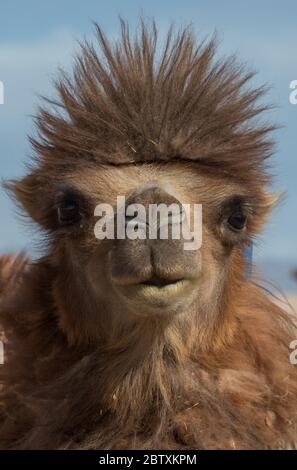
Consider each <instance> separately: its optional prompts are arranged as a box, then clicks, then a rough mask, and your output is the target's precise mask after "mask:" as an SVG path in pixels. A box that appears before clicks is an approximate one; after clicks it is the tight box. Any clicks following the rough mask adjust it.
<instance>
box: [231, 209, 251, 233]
mask: <svg viewBox="0 0 297 470" xmlns="http://www.w3.org/2000/svg"><path fill="white" fill-rule="evenodd" d="M246 219H247V218H246V215H244V214H243V213H242V212H240V211H237V212H234V213H233V214H231V215H230V217H229V218H228V225H229V226H230V227H231V228H232V230H236V231H240V230H243V229H244V228H245V226H246Z"/></svg>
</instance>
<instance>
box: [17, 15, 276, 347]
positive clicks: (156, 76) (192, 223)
mask: <svg viewBox="0 0 297 470" xmlns="http://www.w3.org/2000/svg"><path fill="white" fill-rule="evenodd" d="M121 26H122V34H121V38H120V39H119V40H118V42H117V43H116V44H114V45H112V44H111V43H109V42H108V40H107V39H106V37H105V35H104V33H103V32H102V30H101V29H100V28H99V27H98V26H97V38H98V41H97V42H98V44H96V45H92V44H90V43H84V44H83V45H82V46H81V51H80V53H79V55H78V57H77V58H76V63H75V67H74V72H73V74H72V75H67V74H66V73H62V75H61V76H60V78H59V79H58V80H57V83H56V86H57V91H58V97H57V99H56V100H47V104H46V105H44V107H42V108H41V109H40V110H39V114H38V116H37V119H36V122H37V127H38V136H37V137H34V138H32V144H33V147H34V151H35V159H34V164H33V165H32V169H31V172H30V174H28V175H27V176H25V177H24V178H23V179H22V180H21V181H16V182H12V183H10V189H11V190H12V191H13V192H14V194H15V196H16V198H17V199H18V201H19V202H20V203H21V205H22V206H23V208H24V209H25V211H26V212H27V213H28V215H29V216H30V217H31V218H32V219H33V220H34V221H35V222H37V224H38V225H39V226H40V227H41V228H42V229H43V231H44V234H45V235H46V246H47V250H48V251H47V254H46V258H47V260H48V262H49V264H50V265H51V267H52V270H53V272H54V273H55V274H54V276H53V282H52V285H51V286H50V287H49V288H50V289H52V294H53V299H54V305H55V306H56V308H57V312H58V319H59V323H60V326H61V328H62V329H64V330H65V331H66V332H67V335H68V337H69V340H70V341H71V342H74V343H75V342H76V341H80V342H81V341H87V342H93V341H94V342H98V341H99V340H100V341H106V342H107V343H108V344H111V343H112V342H115V341H120V340H119V338H123V337H125V335H126V334H128V332H129V334H130V335H133V333H132V332H133V331H134V332H136V331H138V332H139V331H140V329H141V331H142V336H141V338H142V340H141V341H143V347H144V345H145V341H146V339H145V338H147V336H149V335H151V336H154V337H155V336H156V335H158V334H161V332H162V334H164V332H165V331H166V332H168V331H169V332H170V334H171V335H174V334H175V335H177V334H180V335H183V334H188V335H190V334H191V331H192V330H193V329H195V332H196V335H195V342H196V346H198V347H201V348H207V347H209V346H210V344H212V343H211V341H213V336H214V335H215V334H217V333H218V331H219V328H221V327H222V325H225V324H226V322H227V321H228V322H229V324H231V323H232V306H233V305H234V304H236V302H238V300H239V298H240V295H241V290H242V289H243V286H244V282H245V270H246V268H247V263H246V261H245V257H244V252H245V250H246V248H247V247H248V246H249V244H250V243H251V241H252V239H253V238H254V237H255V236H256V235H257V234H258V233H259V232H260V231H261V228H262V226H263V223H264V222H265V220H266V217H267V215H268V213H269V212H270V210H271V207H272V206H273V204H274V200H273V197H272V196H271V195H269V193H268V192H267V187H268V184H269V182H270V179H269V176H268V173H267V170H266V163H265V162H266V159H267V157H269V155H270V153H271V149H272V143H271V141H270V140H269V138H268V134H269V132H270V131H271V130H272V127H268V126H265V125H264V124H261V123H260V121H259V115H260V114H261V113H262V112H263V111H264V110H265V109H266V108H265V106H263V105H261V104H258V100H259V98H261V97H262V94H263V91H264V90H263V88H252V87H251V86H250V84H249V83H250V80H251V79H252V77H253V74H252V73H250V72H249V71H246V70H245V68H244V67H242V66H241V65H240V64H238V63H237V62H236V60H235V59H234V58H227V59H221V60H218V59H216V58H215V49H216V39H215V38H212V39H211V40H210V41H208V42H201V43H200V44H199V43H198V44H197V43H196V40H195V38H194V36H193V33H192V32H191V30H190V29H185V30H184V31H182V32H180V33H177V34H174V32H173V31H172V30H170V31H169V32H168V34H167V36H166V38H165V42H164V45H163V46H162V47H161V45H159V39H158V33H157V29H156V26H155V25H154V24H151V25H146V24H144V23H142V24H141V26H140V34H139V35H137V34H136V35H135V39H134V40H131V35H130V33H129V29H128V26H127V25H126V24H125V23H124V22H122V24H121ZM98 45H99V47H97V46H98ZM160 204H163V207H164V206H166V207H167V208H168V207H171V208H172V207H173V208H174V211H173V210H172V211H171V212H170V210H169V212H168V213H167V215H166V214H165V215H164V214H163V215H162V214H160V213H158V211H157V212H156V209H154V208H156V206H159V205H160ZM172 205H173V206H172ZM186 209H187V211H186ZM154 215H155V216H156V217H155V219H154V218H153V216H154ZM103 221H104V223H103ZM184 226H187V230H185V231H183V230H182V228H183V227H184ZM164 227H165V229H164V230H165V232H164V233H165V235H166V229H167V231H168V234H167V236H161V228H164ZM119 228H121V230H122V232H121V235H120V236H119V232H118V229H119ZM153 229H155V232H154V235H153V236H151V237H150V230H152V231H153ZM123 230H124V235H123ZM128 232H129V234H130V236H128V235H127V234H128ZM178 232H179V233H180V236H179V237H178V236H174V235H173V233H175V234H176V233H178ZM104 233H106V234H108V235H106V236H105V237H104V236H103V235H104ZM102 234H103V235H102ZM189 235H190V236H189ZM177 332H178V333H177ZM168 334H169V333H168Z"/></svg>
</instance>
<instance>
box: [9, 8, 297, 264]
mask: <svg viewBox="0 0 297 470" xmlns="http://www.w3.org/2000/svg"><path fill="white" fill-rule="evenodd" d="M119 14H121V15H122V16H123V17H124V18H126V19H127V20H128V21H129V22H130V24H131V29H133V26H135V25H136V23H137V20H138V18H139V16H140V15H143V16H148V17H152V16H153V17H155V19H156V20H157V23H158V25H159V28H160V30H161V31H162V30H164V31H165V30H166V28H167V27H168V25H169V24H170V23H171V22H174V23H175V24H176V25H177V26H179V25H185V24H188V23H192V24H193V26H194V29H195V30H196V33H197V35H198V37H199V36H201V37H204V36H205V35H209V34H211V33H212V32H213V31H214V30H215V29H216V30H217V31H218V33H219V37H220V40H221V45H220V50H219V53H220V54H226V53H227V54H228V53H234V52H235V53H237V54H238V55H239V57H240V60H241V61H243V62H247V63H248V64H249V65H251V66H252V67H253V68H255V69H256V70H258V71H259V74H258V76H257V78H256V81H257V83H262V82H268V83H269V84H270V85H271V87H272V88H271V91H270V94H269V100H270V101H272V102H274V103H275V104H276V105H277V109H276V110H275V111H273V112H272V113H271V118H272V119H274V120H275V121H277V122H278V123H280V124H282V125H283V126H284V127H283V128H282V129H281V130H280V131H278V132H277V135H276V137H277V142H278V149H277V153H276V156H275V159H274V173H275V175H276V182H275V189H277V190H279V189H280V190H285V191H286V192H287V198H286V200H285V202H284V203H283V205H282V207H280V208H279V209H278V211H277V212H276V213H275V215H274V216H273V217H272V219H271V221H270V223H269V225H268V227H267V229H266V231H265V233H264V234H263V236H262V237H261V239H260V241H259V243H258V245H257V247H256V257H257V258H265V259H272V258H273V259H280V260H288V261H290V262H295V263H296V266H297V243H296V238H297V216H296V215H297V211H296V206H297V184H296V177H297V156H296V148H297V133H296V124H297V105H295V106H294V105H292V104H290V103H289V93H290V89H289V84H290V82H291V81H292V80H297V19H296V18H297V2H296V0H295V1H293V0H287V1H286V2H279V1H268V0H262V1H261V2H259V1H255V0H250V1H249V2H239V1H234V0H229V1H228V0H225V1H218V0H217V1H201V0H200V1H199V0H198V1H197V0H196V1H194V0H183V1H176V0H170V1H169V0H163V1H162V2H161V1H160V0H159V1H156V0H151V1H150V2H148V1H144V0H143V1H135V0H130V1H126V2H125V1H119V0H109V1H101V0H84V1H83V2H81V1H77V0H71V1H70V0H60V1H57V0H51V2H40V1H37V0H26V2H24V1H22V0H1V14H0V80H1V81H3V82H4V86H5V104H4V105H0V176H1V178H11V177H17V176H20V175H21V174H23V173H24V171H25V165H24V163H25V161H26V160H27V161H28V156H29V155H30V147H29V144H28V142H27V138H26V136H27V134H28V133H30V132H31V131H32V119H31V115H32V114H34V112H35V110H36V105H37V103H38V96H37V95H38V93H40V94H49V95H51V94H52V93H53V87H52V84H51V82H52V79H53V78H54V77H55V73H56V69H57V67H58V66H61V65H62V66H63V67H65V68H67V69H69V68H70V66H71V61H72V55H73V52H74V50H75V49H76V47H77V42H76V41H77V40H78V39H81V38H82V37H83V36H84V35H85V36H87V37H88V38H91V37H92V34H93V26H92V20H95V21H97V22H99V23H100V25H101V26H103V28H104V29H105V31H106V33H107V34H108V35H109V36H112V37H113V36H116V35H117V33H118V21H117V16H118V15H119ZM0 210H1V223H0V253H1V252H5V251H8V250H16V249H21V248H26V249H27V250H29V251H32V248H33V246H34V240H35V239H36V237H34V236H33V234H32V231H31V230H28V229H27V228H26V227H24V225H23V223H22V222H21V220H20V218H18V217H17V215H16V212H15V210H14V206H13V204H12V203H11V202H10V201H9V199H8V198H7V196H6V195H5V194H4V193H3V191H1V193H0Z"/></svg>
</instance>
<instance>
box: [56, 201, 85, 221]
mask: <svg viewBox="0 0 297 470" xmlns="http://www.w3.org/2000/svg"><path fill="white" fill-rule="evenodd" d="M58 219H59V223H60V224H61V225H70V224H74V223H76V222H78V221H79V220H80V211H79V207H78V205H77V203H76V202H71V203H68V204H65V205H64V206H60V207H58Z"/></svg>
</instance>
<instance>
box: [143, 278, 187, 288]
mask: <svg viewBox="0 0 297 470" xmlns="http://www.w3.org/2000/svg"><path fill="white" fill-rule="evenodd" d="M183 280H184V279H183V278H180V279H166V278H162V277H157V276H153V277H151V278H150V279H148V280H146V281H143V282H141V283H140V284H141V285H143V286H148V287H149V286H151V287H158V288H160V289H161V288H163V287H167V286H171V285H174V284H177V283H179V282H182V281H183Z"/></svg>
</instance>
